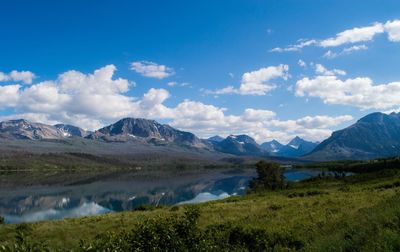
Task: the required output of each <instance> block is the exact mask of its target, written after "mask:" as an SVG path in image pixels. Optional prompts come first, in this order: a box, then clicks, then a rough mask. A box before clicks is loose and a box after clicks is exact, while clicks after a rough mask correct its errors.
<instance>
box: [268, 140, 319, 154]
mask: <svg viewBox="0 0 400 252" xmlns="http://www.w3.org/2000/svg"><path fill="white" fill-rule="evenodd" d="M317 145H318V144H317V143H313V142H309V141H306V140H304V139H302V138H300V137H298V136H296V137H295V138H293V139H292V140H291V141H290V142H289V143H288V144H286V145H283V144H281V143H279V142H278V141H276V140H272V141H270V142H265V143H263V144H261V148H262V149H263V150H265V151H267V152H268V154H269V155H271V156H279V157H300V156H303V155H305V154H307V153H309V152H311V151H312V150H313V149H314V148H315V147H316V146H317Z"/></svg>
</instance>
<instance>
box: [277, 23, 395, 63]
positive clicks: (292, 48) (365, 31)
mask: <svg viewBox="0 0 400 252" xmlns="http://www.w3.org/2000/svg"><path fill="white" fill-rule="evenodd" d="M383 33H386V34H387V37H388V40H390V41H392V42H399V41H400V20H393V21H387V22H386V23H385V24H383V23H380V22H376V23H373V24H372V25H369V26H363V27H355V28H351V29H347V30H344V31H342V32H339V33H337V34H336V35H335V36H333V37H331V38H327V39H321V40H316V39H309V40H300V41H299V42H298V43H297V44H294V45H289V46H287V47H276V48H273V49H272V50H270V51H271V52H298V51H301V49H303V48H304V47H309V46H319V47H323V48H331V47H338V46H343V45H346V44H356V43H362V42H368V41H372V40H373V39H374V38H375V36H377V35H379V34H383ZM365 49H367V48H366V47H365V45H359V47H358V48H357V47H353V48H352V49H350V48H349V49H348V50H347V53H349V52H354V51H356V50H365ZM342 53H346V51H345V50H343V51H342ZM336 56H337V54H335V53H333V52H332V51H328V52H327V53H325V57H327V58H334V57H336Z"/></svg>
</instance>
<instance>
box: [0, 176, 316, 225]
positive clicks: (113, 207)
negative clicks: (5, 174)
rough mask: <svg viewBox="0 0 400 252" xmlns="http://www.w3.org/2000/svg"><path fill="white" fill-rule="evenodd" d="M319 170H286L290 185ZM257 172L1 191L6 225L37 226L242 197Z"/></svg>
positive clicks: (1, 212)
mask: <svg viewBox="0 0 400 252" xmlns="http://www.w3.org/2000/svg"><path fill="white" fill-rule="evenodd" d="M319 174H320V172H319V171H309V170H291V169H289V170H287V171H286V172H285V174H284V175H285V177H286V178H287V179H288V180H292V181H294V180H301V179H306V178H310V177H314V176H318V175H319ZM254 176H255V172H254V171H251V172H249V171H246V172H243V171H242V172H239V173H238V172H235V173H231V172H222V171H210V172H208V173H205V174H195V175H193V174H189V175H182V174H180V175H176V176H167V177H165V178H157V177H146V176H145V177H141V176H131V177H129V178H126V179H122V180H121V179H118V180H115V181H97V182H92V183H89V184H83V185H71V186H62V185H57V186H50V187H49V186H36V187H21V188H13V189H7V190H2V191H0V215H1V216H4V217H5V220H6V222H7V223H20V222H34V221H41V220H54V219H63V218H71V217H80V216H88V215H96V214H103V213H108V212H119V211H127V210H132V209H135V208H136V207H138V206H139V205H142V204H152V205H176V204H178V205H182V204H196V203H201V202H206V201H211V200H218V199H224V198H227V197H229V196H232V195H243V194H244V193H245V191H246V188H247V186H248V184H249V182H250V180H251V179H252V178H253V177H254Z"/></svg>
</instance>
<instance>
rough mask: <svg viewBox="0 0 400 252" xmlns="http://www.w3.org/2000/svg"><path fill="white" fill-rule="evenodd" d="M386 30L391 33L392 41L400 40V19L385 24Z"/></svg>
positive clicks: (390, 38)
mask: <svg viewBox="0 0 400 252" xmlns="http://www.w3.org/2000/svg"><path fill="white" fill-rule="evenodd" d="M385 30H386V31H387V33H388V34H389V37H388V38H389V40H390V41H392V42H399V41H400V20H393V21H388V22H386V24H385Z"/></svg>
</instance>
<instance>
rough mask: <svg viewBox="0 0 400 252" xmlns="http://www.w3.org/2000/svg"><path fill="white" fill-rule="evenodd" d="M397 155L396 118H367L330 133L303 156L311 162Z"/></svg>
mask: <svg viewBox="0 0 400 252" xmlns="http://www.w3.org/2000/svg"><path fill="white" fill-rule="evenodd" d="M399 154H400V114H396V113H392V114H390V115H387V114H384V113H379V112H377V113H372V114H369V115H367V116H365V117H363V118H361V119H360V120H358V121H357V122H356V123H355V124H353V125H351V126H350V127H348V128H345V129H343V130H339V131H336V132H333V133H332V135H331V137H329V138H328V139H326V140H325V141H323V142H322V143H321V144H319V145H318V146H317V147H316V148H315V149H314V151H312V152H311V153H310V154H309V155H307V156H305V158H307V159H311V160H335V159H372V158H377V157H388V156H396V155H399Z"/></svg>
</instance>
